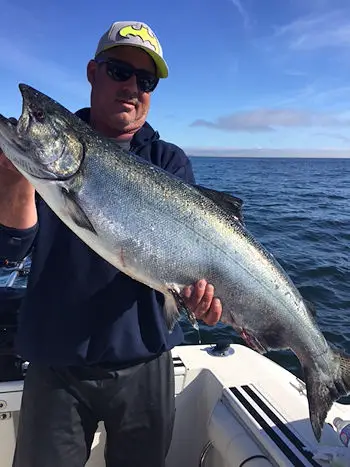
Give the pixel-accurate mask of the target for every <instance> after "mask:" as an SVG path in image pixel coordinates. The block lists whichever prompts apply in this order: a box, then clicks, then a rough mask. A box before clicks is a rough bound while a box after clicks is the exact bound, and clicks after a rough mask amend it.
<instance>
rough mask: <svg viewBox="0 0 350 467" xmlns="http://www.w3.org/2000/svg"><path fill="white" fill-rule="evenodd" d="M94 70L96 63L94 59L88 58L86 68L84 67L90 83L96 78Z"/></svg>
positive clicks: (95, 69)
mask: <svg viewBox="0 0 350 467" xmlns="http://www.w3.org/2000/svg"><path fill="white" fill-rule="evenodd" d="M96 71H97V63H96V62H95V60H90V61H89V63H88V65H87V69H86V74H87V79H88V81H89V83H90V84H91V85H93V83H94V82H95V79H96Z"/></svg>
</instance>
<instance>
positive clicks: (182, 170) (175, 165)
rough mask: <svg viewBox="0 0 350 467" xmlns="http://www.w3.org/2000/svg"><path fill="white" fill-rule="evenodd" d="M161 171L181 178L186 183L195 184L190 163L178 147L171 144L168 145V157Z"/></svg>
mask: <svg viewBox="0 0 350 467" xmlns="http://www.w3.org/2000/svg"><path fill="white" fill-rule="evenodd" d="M163 169H165V170H167V171H168V172H170V173H171V174H173V175H176V176H177V177H179V178H182V179H183V180H184V181H185V182H187V183H191V184H195V183H196V181H195V177H194V174H193V169H192V164H191V161H190V159H189V158H188V157H187V156H186V154H185V153H184V151H183V150H182V149H181V148H179V147H178V146H175V145H173V144H169V145H168V157H167V158H166V163H165V165H164V166H163Z"/></svg>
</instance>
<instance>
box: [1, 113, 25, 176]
mask: <svg viewBox="0 0 350 467" xmlns="http://www.w3.org/2000/svg"><path fill="white" fill-rule="evenodd" d="M9 120H11V121H12V123H13V124H15V125H16V124H17V120H16V119H15V118H13V117H11V118H9ZM0 173H1V174H5V175H7V176H9V177H10V176H11V175H17V176H18V177H20V178H22V177H23V175H21V173H20V172H19V171H18V170H17V169H16V167H15V166H14V165H13V164H12V162H10V161H9V160H8V159H7V157H6V156H5V154H4V153H3V151H2V149H1V148H0ZM23 178H24V177H23Z"/></svg>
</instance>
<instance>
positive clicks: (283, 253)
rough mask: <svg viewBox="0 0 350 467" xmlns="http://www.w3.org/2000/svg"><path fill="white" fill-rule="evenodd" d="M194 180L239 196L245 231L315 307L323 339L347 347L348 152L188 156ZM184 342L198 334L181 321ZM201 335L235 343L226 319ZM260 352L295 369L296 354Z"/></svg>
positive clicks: (349, 261)
mask: <svg viewBox="0 0 350 467" xmlns="http://www.w3.org/2000/svg"><path fill="white" fill-rule="evenodd" d="M191 161H192V164H193V169H194V173H195V177H196V181H197V183H199V184H201V185H204V186H207V187H210V188H215V189H217V190H225V191H228V192H230V193H231V194H233V195H235V196H238V197H239V198H241V199H242V200H243V202H244V204H243V214H244V219H245V223H246V226H247V228H248V230H250V232H251V233H252V234H253V235H254V236H255V237H256V238H257V239H258V240H259V241H260V242H261V243H262V244H263V245H264V246H265V247H266V248H267V249H268V250H269V251H270V252H271V253H272V254H273V255H274V256H275V257H276V259H277V260H278V261H279V262H280V264H281V265H282V266H283V268H284V269H285V270H286V272H287V273H288V274H289V275H290V277H291V278H292V280H293V281H294V283H295V285H296V286H297V287H298V288H299V290H300V291H301V293H302V295H303V296H304V297H305V298H306V299H307V300H309V301H311V302H312V303H313V304H314V306H315V308H316V311H317V318H316V319H317V322H318V324H319V325H320V328H321V330H322V331H323V333H324V335H325V337H326V338H327V340H328V341H330V342H331V343H333V344H334V345H336V346H337V347H339V348H341V349H343V350H345V351H346V352H349V353H350V159H299V158H298V159H296V158H295V159H286V158H284V159H275V158H263V159H247V158H241V159H238V158H206V157H203V158H200V157H193V158H192V159H191ZM181 325H182V327H183V330H184V332H185V345H187V344H191V343H196V342H198V333H197V332H196V331H195V330H193V328H191V326H189V325H188V323H187V322H186V320H182V322H181ZM200 334H201V341H202V342H217V341H218V340H222V339H226V340H229V341H231V342H235V343H243V341H242V340H241V339H240V338H239V337H238V336H237V335H236V333H235V332H234V331H233V330H232V328H231V327H229V326H224V325H221V324H218V325H217V326H215V327H209V326H205V325H200ZM268 357H269V358H271V359H273V360H275V361H277V362H278V363H280V364H281V365H283V366H284V367H286V368H288V369H289V370H291V371H292V372H293V373H295V374H297V375H298V376H301V374H300V365H299V362H298V360H297V359H296V357H294V355H293V354H292V353H291V352H289V351H287V352H271V353H269V354H268Z"/></svg>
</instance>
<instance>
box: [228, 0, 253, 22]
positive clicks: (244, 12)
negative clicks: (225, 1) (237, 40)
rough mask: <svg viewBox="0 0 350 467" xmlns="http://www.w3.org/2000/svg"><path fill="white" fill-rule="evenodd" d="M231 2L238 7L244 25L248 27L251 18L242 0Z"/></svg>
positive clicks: (232, 0)
mask: <svg viewBox="0 0 350 467" xmlns="http://www.w3.org/2000/svg"><path fill="white" fill-rule="evenodd" d="M231 3H233V5H234V6H235V7H236V8H237V10H238V12H239V14H240V15H241V16H242V18H243V22H244V27H246V28H247V27H248V26H249V25H250V19H249V15H248V12H247V10H246V9H245V8H244V7H243V5H242V2H241V0H231Z"/></svg>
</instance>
